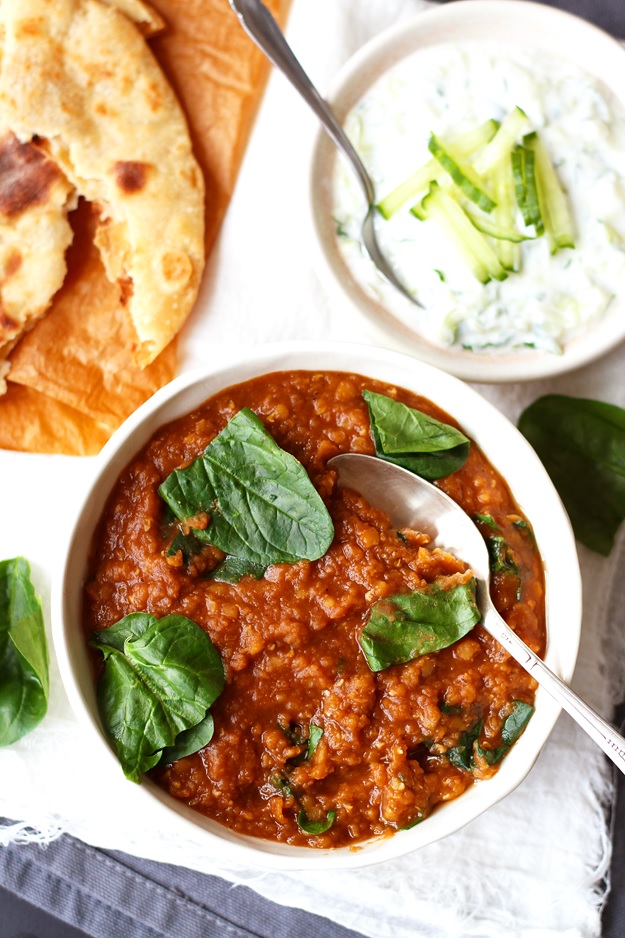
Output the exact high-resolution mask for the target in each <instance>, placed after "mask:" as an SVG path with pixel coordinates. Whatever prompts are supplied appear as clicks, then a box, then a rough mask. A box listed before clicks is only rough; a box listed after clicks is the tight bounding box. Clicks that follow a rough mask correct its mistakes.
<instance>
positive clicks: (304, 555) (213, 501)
mask: <svg viewBox="0 0 625 938" xmlns="http://www.w3.org/2000/svg"><path fill="white" fill-rule="evenodd" d="M158 491H159V494H160V495H161V497H162V498H163V499H164V500H165V502H166V503H167V504H168V505H169V507H170V508H171V509H172V510H173V512H174V514H175V515H176V516H177V517H178V518H180V519H181V520H182V521H189V520H191V519H193V518H194V517H195V516H197V515H198V514H200V513H203V512H205V513H207V514H208V515H209V516H210V523H209V525H208V527H207V528H206V529H205V530H199V529H194V532H193V533H194V534H195V536H196V537H197V538H198V539H199V540H201V541H206V542H208V543H210V544H214V545H215V546H216V547H219V548H220V549H221V550H223V551H224V552H225V553H226V554H231V555H232V556H233V557H237V558H239V559H240V560H246V561H251V562H252V563H255V564H259V565H261V566H265V567H267V566H269V565H270V564H274V563H296V562H297V561H298V560H317V559H318V558H319V557H321V556H323V554H324V553H325V552H326V550H327V549H328V547H329V546H330V544H331V543H332V538H333V536H334V527H333V524H332V519H331V518H330V515H329V514H328V511H327V509H326V507H325V505H324V504H323V501H322V500H321V498H320V496H319V494H318V493H317V491H316V490H315V488H314V486H313V485H312V483H311V481H310V479H309V478H308V475H307V473H306V471H305V469H304V467H303V466H302V465H301V463H299V462H298V461H297V459H295V458H294V457H293V456H291V455H290V454H289V453H286V452H284V450H282V449H280V447H279V446H278V445H277V443H276V442H275V441H274V440H273V438H272V437H271V436H270V435H269V433H268V432H267V431H266V430H265V428H264V426H263V424H262V422H261V421H260V420H259V418H258V417H257V416H256V414H254V413H253V412H252V411H251V410H249V409H248V408H243V410H241V411H239V413H238V414H236V416H234V417H233V418H232V420H230V422H229V423H228V424H227V425H226V427H224V429H223V430H222V431H221V433H219V434H218V435H217V436H216V437H215V439H214V440H213V441H212V442H211V443H209V445H208V446H207V447H206V450H205V451H204V453H203V454H202V456H200V457H198V458H197V459H196V460H194V462H192V463H191V465H190V466H187V467H186V468H185V469H175V470H174V471H173V472H172V473H171V475H169V476H168V477H167V479H165V481H164V482H163V484H162V485H161V486H160V488H159V490H158Z"/></svg>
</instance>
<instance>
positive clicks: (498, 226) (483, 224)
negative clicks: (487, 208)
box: [414, 205, 534, 244]
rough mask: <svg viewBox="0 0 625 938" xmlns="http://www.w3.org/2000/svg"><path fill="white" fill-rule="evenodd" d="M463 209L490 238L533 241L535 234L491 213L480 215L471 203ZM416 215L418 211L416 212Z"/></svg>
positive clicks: (473, 222)
mask: <svg viewBox="0 0 625 938" xmlns="http://www.w3.org/2000/svg"><path fill="white" fill-rule="evenodd" d="M463 211H464V213H465V215H466V216H467V218H468V219H469V221H470V222H471V224H473V225H475V227H476V228H477V230H478V231H481V232H482V234H485V235H488V236H489V237H490V238H496V239H497V240H498V241H508V242H511V243H514V244H520V243H521V242H522V241H533V240H534V235H524V234H521V232H520V231H519V230H518V229H517V228H514V227H510V226H509V225H507V224H506V223H505V222H503V223H502V222H500V221H499V220H498V219H496V218H491V217H490V215H483V214H482V215H480V214H479V213H478V212H476V211H474V210H473V209H472V208H471V207H470V206H469V205H464V206H463ZM414 214H415V215H416V214H417V213H416V212H414Z"/></svg>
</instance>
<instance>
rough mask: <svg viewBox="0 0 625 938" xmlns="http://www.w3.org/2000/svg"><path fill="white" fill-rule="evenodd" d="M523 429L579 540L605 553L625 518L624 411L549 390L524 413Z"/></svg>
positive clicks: (521, 425) (521, 424)
mask: <svg viewBox="0 0 625 938" xmlns="http://www.w3.org/2000/svg"><path fill="white" fill-rule="evenodd" d="M519 430H520V431H521V433H523V435H524V436H525V437H526V438H527V439H528V440H529V442H530V443H531V444H532V446H533V447H534V449H535V450H536V452H537V453H538V456H539V457H540V459H541V460H542V462H543V465H544V466H545V468H546V470H547V472H548V473H549V475H550V476H551V479H552V481H553V484H554V485H555V487H556V489H557V490H558V493H559V494H560V497H561V499H562V501H563V502H564V507H565V508H566V510H567V512H568V514H569V517H570V519H571V524H572V525H573V530H574V531H575V535H576V537H577V538H578V540H580V541H581V542H582V544H585V545H586V547H589V548H590V549H591V550H594V551H596V552H597V553H599V554H603V555H604V556H607V555H608V554H609V553H610V551H611V550H612V546H613V544H614V538H615V536H616V532H617V530H618V528H619V526H620V524H621V522H622V520H623V518H625V410H623V409H622V408H620V407H616V406H615V405H614V404H605V403H602V402H601V401H593V400H587V399H584V398H575V397H567V396H564V395H559V394H549V395H547V396H545V397H541V398H538V400H536V401H534V403H533V404H531V405H530V406H529V407H528V408H527V409H526V410H525V411H524V412H523V413H522V414H521V417H520V419H519Z"/></svg>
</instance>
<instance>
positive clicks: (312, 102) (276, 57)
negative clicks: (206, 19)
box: [230, 0, 375, 205]
mask: <svg viewBox="0 0 625 938" xmlns="http://www.w3.org/2000/svg"><path fill="white" fill-rule="evenodd" d="M230 6H231V7H232V9H233V10H234V12H235V13H236V14H237V16H238V18H239V21H240V23H241V25H242V27H243V29H244V30H245V31H246V33H247V34H248V35H249V36H250V37H251V38H252V39H253V40H254V42H255V43H256V45H257V46H258V47H259V48H260V49H262V51H263V52H264V53H265V55H266V56H267V58H268V59H269V61H270V62H272V63H273V64H274V65H275V66H276V68H279V69H280V71H281V72H282V73H283V74H284V75H285V76H286V77H287V78H288V79H289V81H290V82H291V84H292V85H293V86H294V87H295V88H296V89H297V91H299V93H300V94H301V95H302V97H303V98H304V100H305V101H306V102H307V104H308V105H309V106H310V107H311V108H312V110H313V111H314V113H315V114H316V115H317V117H318V118H319V120H320V121H321V123H322V124H323V126H324V128H325V129H326V131H327V132H328V134H329V135H330V138H331V139H332V140H333V141H334V143H335V145H336V146H337V147H338V148H339V150H341V151H342V152H343V153H344V154H345V156H346V157H347V159H348V160H349V161H350V162H351V164H352V166H353V167H354V170H355V171H356V174H357V176H358V179H359V180H360V183H361V185H362V187H363V189H364V192H365V196H366V198H367V202H368V203H369V205H371V204H372V203H373V201H374V198H375V196H374V192H373V186H372V183H371V180H370V179H369V176H368V174H367V172H366V170H365V168H364V166H363V164H362V162H361V160H360V157H359V156H358V154H357V153H356V151H355V149H354V147H353V146H352V144H351V143H350V141H349V139H348V138H347V136H346V134H345V132H344V131H343V128H342V127H341V125H340V124H339V122H338V121H337V119H336V117H335V116H334V114H333V113H332V111H331V110H330V108H329V107H328V105H327V104H326V102H325V101H324V100H323V98H322V97H321V95H320V94H319V92H318V91H317V89H316V88H315V86H314V85H313V84H312V82H311V80H310V79H309V77H308V75H307V74H306V72H305V71H304V69H303V68H302V66H301V65H300V63H299V61H298V60H297V59H296V58H295V55H294V54H293V51H292V49H291V47H290V46H289V44H288V43H287V41H286V39H285V38H284V35H283V34H282V31H281V30H280V27H279V26H278V24H277V23H276V21H275V19H274V18H273V16H272V15H271V13H270V12H269V10H268V9H267V7H266V6H265V5H264V3H261V2H260V0H230Z"/></svg>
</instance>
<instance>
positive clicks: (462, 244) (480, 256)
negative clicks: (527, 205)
mask: <svg viewBox="0 0 625 938" xmlns="http://www.w3.org/2000/svg"><path fill="white" fill-rule="evenodd" d="M412 211H413V213H414V214H415V215H416V216H417V217H418V218H420V219H421V220H425V219H431V220H432V221H433V222H435V223H436V224H437V225H438V226H439V228H440V229H441V230H442V231H443V232H444V234H445V235H446V237H447V238H448V240H449V241H450V243H451V244H452V245H453V246H454V248H455V249H456V250H457V252H458V253H459V254H460V255H461V257H462V258H463V260H464V261H465V263H466V264H467V265H468V266H469V267H470V269H471V271H472V272H473V274H474V275H475V276H476V277H477V279H478V280H479V281H480V282H481V283H488V282H489V280H505V279H506V277H507V276H508V275H507V273H506V271H505V270H504V268H503V267H502V265H501V263H500V262H499V259H498V258H497V255H496V254H495V252H494V251H493V249H492V247H491V246H490V244H489V243H488V241H487V240H486V238H485V237H484V235H482V234H481V233H480V232H479V231H478V230H477V228H475V226H474V225H473V223H472V222H471V220H470V218H469V217H468V215H467V214H466V213H465V212H464V210H463V209H462V207H461V206H460V205H459V204H458V202H457V201H456V200H455V199H454V197H453V196H452V195H450V194H449V193H448V192H446V191H445V190H444V189H442V188H441V187H440V186H439V185H438V183H437V182H433V183H431V185H430V191H429V192H428V194H427V195H426V196H425V198H424V199H423V200H422V202H421V204H420V205H419V206H417V207H415V209H413V210H412Z"/></svg>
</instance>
